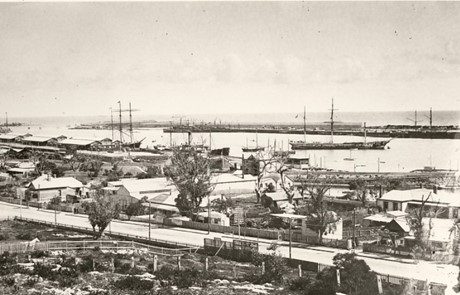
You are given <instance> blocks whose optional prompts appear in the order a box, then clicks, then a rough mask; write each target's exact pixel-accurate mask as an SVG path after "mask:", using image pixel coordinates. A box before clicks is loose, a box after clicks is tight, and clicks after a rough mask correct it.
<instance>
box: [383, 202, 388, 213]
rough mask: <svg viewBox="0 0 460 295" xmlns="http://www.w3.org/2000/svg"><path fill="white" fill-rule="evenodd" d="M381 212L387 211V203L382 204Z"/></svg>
mask: <svg viewBox="0 0 460 295" xmlns="http://www.w3.org/2000/svg"><path fill="white" fill-rule="evenodd" d="M383 210H384V211H387V210H388V202H383Z"/></svg>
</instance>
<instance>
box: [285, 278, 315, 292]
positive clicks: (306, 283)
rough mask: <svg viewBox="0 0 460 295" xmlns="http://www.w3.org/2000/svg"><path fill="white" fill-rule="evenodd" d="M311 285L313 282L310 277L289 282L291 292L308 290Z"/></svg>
mask: <svg viewBox="0 0 460 295" xmlns="http://www.w3.org/2000/svg"><path fill="white" fill-rule="evenodd" d="M311 284H312V280H311V279H310V278H309V277H301V278H296V279H294V280H291V281H290V282H289V290H291V291H302V290H308V289H309V288H310V286H311Z"/></svg>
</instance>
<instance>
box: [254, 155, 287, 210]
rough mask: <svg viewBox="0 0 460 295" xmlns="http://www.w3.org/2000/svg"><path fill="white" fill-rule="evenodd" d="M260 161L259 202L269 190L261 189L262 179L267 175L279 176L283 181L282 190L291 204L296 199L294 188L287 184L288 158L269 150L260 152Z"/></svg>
mask: <svg viewBox="0 0 460 295" xmlns="http://www.w3.org/2000/svg"><path fill="white" fill-rule="evenodd" d="M255 158H256V160H257V161H258V164H259V165H258V166H259V171H258V174H257V183H256V190H255V191H256V197H257V202H258V203H259V202H260V201H261V198H262V195H263V194H264V193H265V191H266V190H267V189H266V188H262V187H261V183H262V179H263V177H264V176H265V175H267V174H278V175H279V176H280V180H281V184H280V185H281V189H283V191H284V192H285V193H286V196H287V199H288V201H289V203H292V200H293V197H294V191H293V187H292V186H290V185H289V184H288V183H287V182H286V175H285V174H286V172H287V171H288V168H287V167H286V162H287V156H286V155H283V154H279V153H275V151H274V150H271V149H268V150H267V151H259V152H258V153H257V155H256V157H255Z"/></svg>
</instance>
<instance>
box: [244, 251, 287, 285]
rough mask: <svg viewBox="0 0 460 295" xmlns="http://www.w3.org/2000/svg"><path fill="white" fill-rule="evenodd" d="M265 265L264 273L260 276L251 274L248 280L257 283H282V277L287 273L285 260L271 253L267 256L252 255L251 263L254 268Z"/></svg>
mask: <svg viewBox="0 0 460 295" xmlns="http://www.w3.org/2000/svg"><path fill="white" fill-rule="evenodd" d="M262 262H264V263H265V273H264V274H262V275H259V274H252V276H253V277H252V278H251V277H250V278H249V280H250V281H252V282H254V283H257V284H264V283H269V282H270V283H283V281H284V277H285V275H286V273H287V272H288V266H287V263H286V260H285V259H284V258H283V257H282V256H281V255H279V254H276V253H271V254H269V255H265V254H259V253H257V252H255V253H252V263H253V264H254V265H256V266H260V265H262Z"/></svg>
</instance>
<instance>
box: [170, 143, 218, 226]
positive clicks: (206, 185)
mask: <svg viewBox="0 0 460 295" xmlns="http://www.w3.org/2000/svg"><path fill="white" fill-rule="evenodd" d="M209 168H210V161H209V159H207V158H204V157H203V156H201V155H200V154H199V153H198V152H197V151H196V150H194V149H190V150H181V149H174V151H173V156H172V158H171V165H170V166H168V167H167V169H165V175H166V176H167V177H168V178H169V179H171V180H172V181H173V183H174V185H175V186H176V188H177V190H178V191H179V195H178V196H177V198H176V200H175V201H176V206H177V208H178V209H179V211H180V213H181V214H182V215H184V216H189V217H190V218H191V219H193V218H194V216H195V213H197V212H198V209H199V207H200V205H201V202H202V201H203V198H205V197H207V196H209V195H210V194H211V192H212V191H213V189H214V187H213V185H212V183H211V174H210V169H209Z"/></svg>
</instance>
